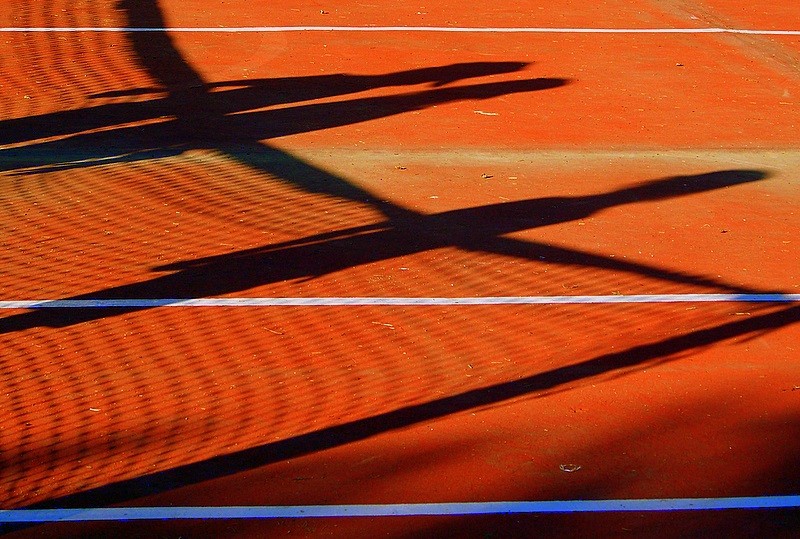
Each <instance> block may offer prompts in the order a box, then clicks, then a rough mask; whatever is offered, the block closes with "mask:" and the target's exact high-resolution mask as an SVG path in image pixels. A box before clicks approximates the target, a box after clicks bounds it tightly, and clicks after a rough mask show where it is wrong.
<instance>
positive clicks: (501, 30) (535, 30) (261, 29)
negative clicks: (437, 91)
mask: <svg viewBox="0 0 800 539" xmlns="http://www.w3.org/2000/svg"><path fill="white" fill-rule="evenodd" d="M1 32H19V33H27V32H40V33H58V32H181V33H186V32H202V33H251V32H256V33H267V32H271V33H275V32H437V33H442V32H456V33H492V34H750V35H760V36H768V35H772V36H796V35H800V30H757V29H740V28H547V27H524V26H523V27H494V28H491V27H463V26H462V27H455V26H220V27H174V28H166V27H139V28H135V27H134V28H125V27H105V26H81V27H31V28H26V27H2V28H0V33H1Z"/></svg>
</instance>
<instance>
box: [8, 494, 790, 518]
mask: <svg viewBox="0 0 800 539" xmlns="http://www.w3.org/2000/svg"><path fill="white" fill-rule="evenodd" d="M797 507H800V496H796V495H792V496H756V497H736V498H665V499H643V500H571V501H570V500H567V501H516V502H463V503H401V504H364V505H290V506H270V505H265V506H225V507H101V508H87V509H11V510H0V523H6V524H7V523H25V522H27V523H31V522H37V523H43V522H88V521H101V520H104V521H126V520H196V519H207V520H223V519H270V518H343V517H350V518H352V517H398V516H400V517H414V516H459V515H503V514H508V515H511V514H532V513H606V512H652V511H712V510H726V509H727V510H732V509H739V510H753V509H781V508H797Z"/></svg>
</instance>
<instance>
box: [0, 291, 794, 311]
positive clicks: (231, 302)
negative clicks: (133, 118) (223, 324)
mask: <svg viewBox="0 0 800 539" xmlns="http://www.w3.org/2000/svg"><path fill="white" fill-rule="evenodd" d="M799 301H800V294H637V295H617V294H614V295H605V296H602V295H601V296H487V297H460V298H448V297H436V298H433V297H425V298H421V297H308V298H191V299H187V298H184V299H180V298H140V299H44V300H7V301H0V309H92V308H95V309H97V308H99V309H103V308H105V309H109V308H111V309H113V308H122V309H142V308H154V307H338V306H359V305H372V306H392V305H400V306H455V305H558V304H581V305H591V304H619V303H698V302H699V303H715V302H740V303H793V302H799Z"/></svg>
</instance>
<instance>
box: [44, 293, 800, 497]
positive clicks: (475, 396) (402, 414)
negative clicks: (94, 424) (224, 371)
mask: <svg viewBox="0 0 800 539" xmlns="http://www.w3.org/2000/svg"><path fill="white" fill-rule="evenodd" d="M799 321H800V306H792V307H787V308H784V309H781V310H778V311H775V312H772V313H768V314H763V315H759V316H756V317H752V318H747V319H744V320H739V321H735V322H729V323H726V324H721V325H719V326H715V327H711V328H708V329H701V330H696V331H693V332H689V333H686V334H683V335H678V336H676V337H671V338H668V339H664V340H662V341H659V342H655V343H650V344H644V345H639V346H635V347H632V348H629V349H627V350H623V351H620V352H614V353H610V354H605V355H601V356H598V357H596V358H592V359H589V360H586V361H582V362H580V363H576V364H573V365H567V366H564V367H559V368H556V369H553V370H550V371H546V372H541V373H536V374H533V375H531V376H528V377H525V378H522V379H520V380H514V381H511V382H504V383H499V384H496V385H493V386H489V387H484V388H480V389H472V390H469V391H465V392H463V393H459V394H456V395H451V396H447V397H443V398H440V399H436V400H432V401H430V402H426V403H423V404H417V405H412V406H407V407H404V408H398V409H396V410H393V411H391V412H386V413H382V414H377V415H374V416H370V417H366V418H363V419H358V420H355V421H351V422H349V423H344V424H342V425H336V426H332V427H327V428H324V429H321V430H318V431H313V432H310V433H307V434H301V435H298V436H294V437H292V438H288V439H285V440H281V441H278V442H273V443H268V444H264V445H261V446H258V447H251V448H248V449H244V450H242V451H238V452H235V453H231V454H227V455H222V456H219V457H214V458H211V459H207V460H204V461H201V462H197V463H194V464H188V465H185V466H178V467H176V468H172V469H170V470H166V471H161V472H157V473H154V474H150V475H145V476H141V477H137V478H135V479H131V480H127V481H121V482H118V483H113V484H110V485H106V486H103V487H99V488H96V489H92V490H88V491H85V492H81V493H77V494H74V495H70V496H66V497H63V498H59V499H57V500H52V501H49V502H45V503H43V504H39V506H41V507H86V506H95V505H97V506H102V505H108V504H113V503H121V502H124V501H128V500H132V499H135V498H140V497H143V496H147V495H151V494H155V493H160V492H166V491H169V490H173V489H176V488H180V487H184V486H188V485H191V484H195V483H199V482H201V481H205V480H209V479H217V478H221V477H226V476H230V475H233V474H236V473H239V472H244V471H247V470H252V469H255V468H259V467H261V466H266V465H268V464H273V463H276V462H280V461H283V460H287V459H292V458H297V457H301V456H303V455H307V454H310V453H315V452H318V451H324V450H326V449H332V448H335V447H339V446H342V445H345V444H349V443H354V442H358V441H360V440H365V439H367V438H370V437H372V436H375V435H378V434H381V433H386V432H391V431H393V430H398V429H402V428H405V427H410V426H413V425H416V424H419V423H421V422H425V421H431V420H434V419H439V418H443V417H446V416H449V415H452V414H456V413H458V412H463V411H465V410H470V409H474V408H480V407H483V406H489V405H492V404H497V403H501V402H504V401H508V400H510V399H514V398H517V397H523V396H526V395H533V394H536V393H541V392H544V391H547V390H552V389H555V388H557V387H559V386H564V385H566V384H569V383H570V382H575V381H577V380H582V379H587V378H591V377H596V376H600V375H602V374H607V373H611V372H615V371H624V370H625V369H630V368H634V367H637V366H639V365H641V364H643V363H646V362H650V361H653V360H658V359H659V358H661V359H662V360H663V358H667V357H669V356H672V355H675V354H680V353H681V352H684V351H687V350H692V349H695V348H698V347H703V346H708V345H712V344H715V343H719V342H722V341H725V340H729V339H733V338H736V337H740V336H743V335H747V334H751V333H756V332H763V331H769V330H774V329H779V328H782V327H786V326H789V325H791V324H795V323H797V322H799Z"/></svg>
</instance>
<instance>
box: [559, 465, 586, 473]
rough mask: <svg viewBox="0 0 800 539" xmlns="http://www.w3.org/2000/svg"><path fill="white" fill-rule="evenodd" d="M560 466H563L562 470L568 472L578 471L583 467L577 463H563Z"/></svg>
mask: <svg viewBox="0 0 800 539" xmlns="http://www.w3.org/2000/svg"><path fill="white" fill-rule="evenodd" d="M559 468H561V471H562V472H567V473H572V472H577V471H578V470H580V469H581V467H580V466H579V465H577V464H561V465H560V466H559Z"/></svg>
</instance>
